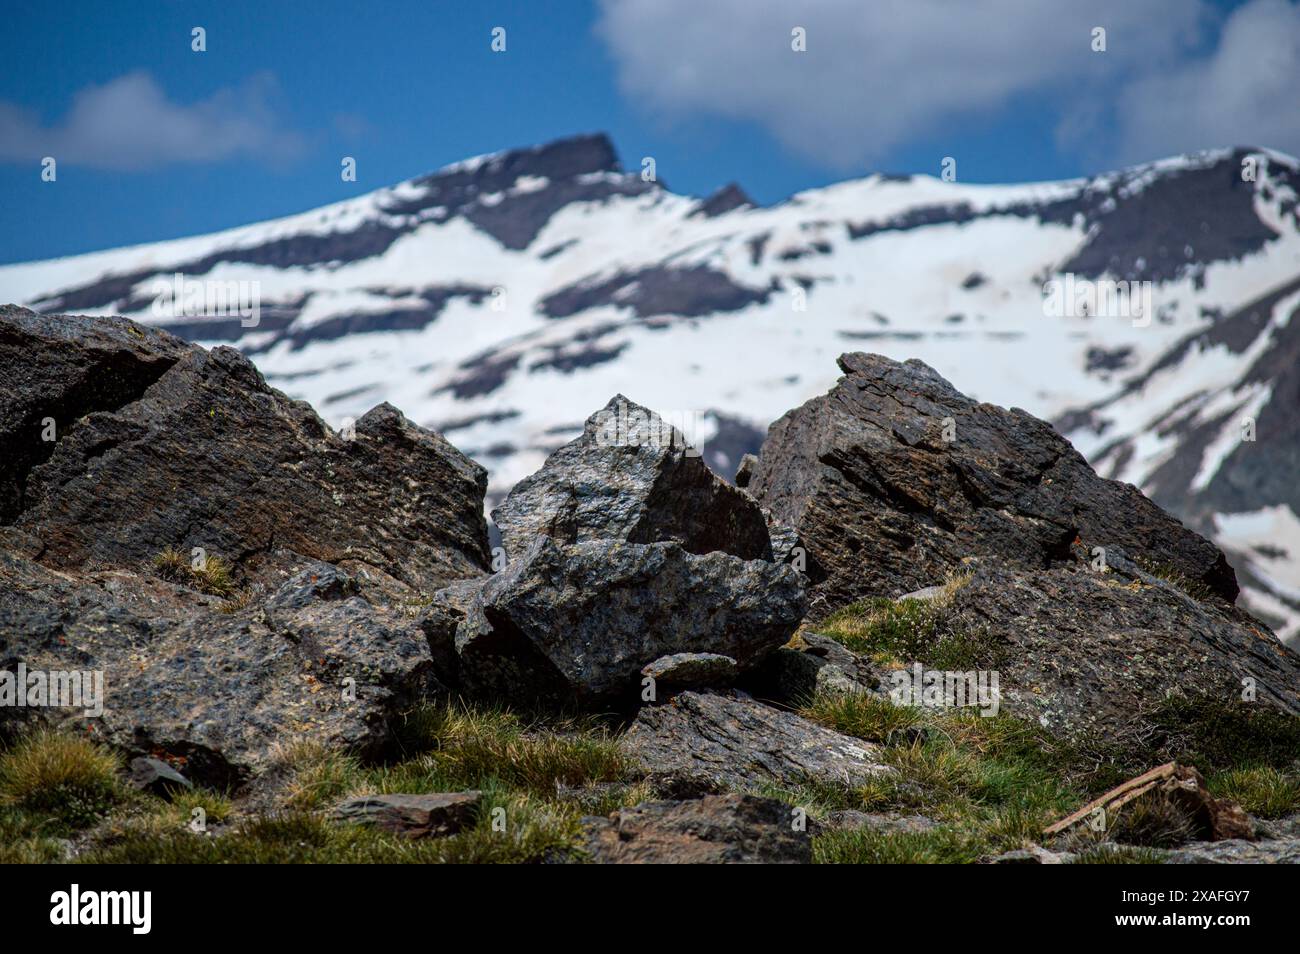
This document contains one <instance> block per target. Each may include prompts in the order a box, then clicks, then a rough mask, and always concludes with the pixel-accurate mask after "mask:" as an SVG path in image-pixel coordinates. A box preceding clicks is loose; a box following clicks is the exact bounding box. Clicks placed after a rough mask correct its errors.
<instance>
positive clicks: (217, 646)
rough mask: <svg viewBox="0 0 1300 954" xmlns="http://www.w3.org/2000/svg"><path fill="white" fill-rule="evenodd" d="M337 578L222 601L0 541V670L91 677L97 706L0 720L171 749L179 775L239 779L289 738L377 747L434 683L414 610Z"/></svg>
mask: <svg viewBox="0 0 1300 954" xmlns="http://www.w3.org/2000/svg"><path fill="white" fill-rule="evenodd" d="M279 556H280V558H281V559H288V558H289V556H288V554H285V553H283V552H281V553H280V554H279ZM297 560H298V562H299V563H300V564H303V565H307V566H309V567H311V570H310V573H313V574H324V575H326V576H331V575H332V574H333V572H335V571H333V570H332V569H330V568H326V569H324V570H322V565H320V564H316V563H313V562H312V561H308V560H305V559H304V558H302V557H298V558H297ZM340 579H341V580H342V581H343V582H342V583H341V585H340V586H338V587H337V588H334V587H326V588H325V589H324V590H323V591H322V592H321V593H320V594H319V598H317V599H315V600H314V601H306V600H305V599H304V598H303V595H302V594H303V585H302V579H301V578H295V579H291V580H290V581H288V582H286V583H285V585H284V586H283V587H282V588H281V589H280V590H277V591H276V592H275V593H273V594H271V596H270V597H269V598H268V599H267V601H266V603H267V605H268V607H269V609H263V607H262V606H260V605H258V604H256V603H254V604H251V605H250V606H249V607H247V608H245V609H243V610H239V611H238V612H231V613H223V612H218V610H217V607H216V606H214V605H211V604H213V603H215V602H216V601H215V600H212V598H210V597H205V596H202V595H201V594H197V593H193V592H190V591H188V590H186V589H185V588H183V587H180V586H177V585H175V584H171V583H167V582H164V581H161V580H158V579H156V578H154V577H150V576H140V575H138V574H135V573H131V572H129V571H123V570H117V571H103V572H97V573H91V574H85V575H75V574H70V573H66V572H59V571H55V570H51V569H48V568H46V567H43V566H41V565H40V564H38V563H35V562H34V561H31V560H28V559H26V558H23V557H20V556H18V555H16V554H14V553H12V552H6V551H5V550H3V549H0V669H9V670H12V669H13V668H14V667H15V666H16V665H17V663H19V662H24V663H25V664H26V665H27V667H28V668H29V669H41V670H47V671H48V670H68V669H72V670H77V671H99V672H102V673H103V674H104V676H103V678H104V697H103V705H104V711H103V715H102V716H100V717H97V718H86V717H85V716H84V714H83V710H82V709H81V708H72V709H45V710H43V711H40V712H34V711H33V710H30V709H25V710H18V709H12V708H3V709H0V720H4V719H8V718H14V717H22V716H28V717H32V716H39V717H41V718H44V719H47V720H50V721H53V722H55V723H71V724H72V725H75V726H76V727H77V729H78V730H79V731H82V732H85V731H87V730H89V731H90V732H91V734H92V735H93V736H94V737H96V738H99V739H102V740H104V741H107V742H109V743H112V744H114V745H116V746H118V747H119V748H121V749H122V750H124V751H125V752H127V753H128V754H130V755H138V756H156V755H159V754H161V755H165V756H166V757H167V758H169V759H171V758H174V759H176V760H177V761H178V763H179V761H180V760H184V761H183V764H184V765H185V774H186V776H187V777H189V778H190V779H192V780H193V781H196V782H200V783H203V784H205V785H210V786H214V787H217V788H238V787H240V786H242V785H243V784H244V783H245V782H247V781H248V780H249V779H250V778H251V777H252V776H254V775H256V774H258V773H259V772H261V771H263V770H264V769H266V768H268V767H269V766H270V765H271V764H273V762H274V756H275V749H276V747H277V745H278V743H280V742H282V741H286V740H289V739H311V740H315V741H319V742H322V743H326V744H332V745H337V746H340V747H347V748H350V749H354V750H355V751H357V752H358V753H360V754H362V755H363V756H366V757H370V756H377V755H380V754H382V753H383V752H385V751H387V750H388V748H389V747H390V745H391V742H392V738H393V731H394V727H395V724H396V719H397V717H398V715H399V714H400V712H401V711H403V710H404V709H406V708H408V707H409V706H410V705H412V704H414V703H415V702H417V701H419V700H421V699H424V698H428V697H430V696H433V695H436V694H439V693H441V692H442V691H443V686H442V685H441V683H440V682H439V680H438V679H437V678H436V673H435V670H434V665H433V661H432V659H431V657H430V653H429V648H428V644H427V642H426V639H425V636H424V633H423V632H422V631H421V630H420V628H419V627H418V625H417V623H416V622H415V620H413V619H410V618H409V617H407V616H406V615H405V614H403V613H402V612H400V611H394V610H389V609H385V608H382V607H376V606H372V605H370V604H368V603H367V602H366V601H365V600H364V599H362V598H361V597H359V596H348V595H346V594H347V593H349V592H351V591H352V590H353V589H354V588H355V587H354V585H353V584H352V583H350V582H348V581H347V580H346V578H344V577H342V576H340Z"/></svg>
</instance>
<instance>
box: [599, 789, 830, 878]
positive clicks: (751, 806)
mask: <svg viewBox="0 0 1300 954" xmlns="http://www.w3.org/2000/svg"><path fill="white" fill-rule="evenodd" d="M586 829H587V855H588V860H590V861H592V862H594V863H596V864H621V865H627V864H807V863H808V862H810V861H811V860H812V839H811V837H810V835H809V833H808V831H807V830H806V829H801V827H800V826H799V825H798V824H797V822H796V821H795V820H794V819H793V816H792V813H791V809H790V806H789V805H786V804H785V803H783V802H779V801H777V800H776V799H772V798H759V797H757V796H755V795H706V796H704V797H703V798H699V799H693V800H690V801H665V802H643V803H642V804H640V805H637V806H636V807H634V808H624V809H620V810H619V811H617V812H614V813H613V814H612V815H610V816H609V817H608V818H599V819H596V818H592V819H587V820H586Z"/></svg>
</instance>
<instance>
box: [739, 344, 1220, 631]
mask: <svg viewBox="0 0 1300 954" xmlns="http://www.w3.org/2000/svg"><path fill="white" fill-rule="evenodd" d="M839 364H840V368H841V370H843V371H844V377H843V378H841V379H840V381H839V383H838V384H837V385H836V386H835V388H834V389H832V390H831V391H830V393H828V394H826V395H824V396H822V397H818V398H814V399H813V400H811V401H809V402H808V403H806V404H804V405H803V406H802V407H800V408H797V409H796V410H793V411H791V412H789V413H788V414H786V415H785V416H784V417H782V418H781V419H780V420H778V421H777V422H776V423H775V424H773V425H772V427H771V429H770V430H769V431H768V435H767V440H766V441H765V442H764V444H763V447H762V450H761V451H760V453H759V459H758V462H757V464H756V465H754V466H751V467H749V468H748V470H749V480H748V483H747V490H748V492H749V493H750V494H752V495H753V496H754V498H755V499H756V500H757V501H758V502H759V503H760V504H761V505H762V506H764V507H767V508H770V509H771V511H772V512H773V514H774V515H775V516H776V518H777V519H778V520H780V521H781V522H783V523H785V524H788V525H790V526H791V527H793V528H794V529H795V530H797V531H798V533H799V536H800V537H801V538H802V544H803V546H805V547H806V548H807V552H808V573H809V577H810V578H811V580H812V582H813V583H814V595H813V608H814V613H816V614H821V613H824V612H826V611H829V610H833V609H836V608H838V607H841V606H844V605H846V604H848V603H852V602H854V601H855V600H858V599H861V598H863V597H869V596H897V595H899V594H902V593H906V592H910V591H912V590H916V589H919V588H921V587H925V586H930V585H933V584H935V583H939V582H942V581H943V580H944V578H945V577H947V576H948V575H949V574H951V573H953V572H954V571H957V570H959V569H960V568H961V566H962V561H963V560H964V559H965V558H967V557H970V556H982V555H988V556H996V557H999V558H1001V559H1003V560H1005V561H1007V562H1009V563H1013V564H1017V565H1020V566H1026V567H1042V566H1046V565H1047V564H1049V563H1051V562H1053V561H1055V560H1060V559H1065V558H1067V557H1068V556H1069V551H1070V547H1071V545H1072V544H1074V543H1075V542H1076V540H1077V541H1079V542H1080V543H1082V544H1083V545H1084V546H1085V547H1086V548H1087V549H1088V550H1089V551H1090V552H1092V549H1093V548H1101V550H1100V551H1099V552H1103V553H1104V552H1105V551H1106V550H1109V549H1111V548H1121V549H1122V550H1124V551H1126V552H1127V553H1128V555H1129V556H1130V557H1132V558H1134V559H1138V560H1139V561H1141V560H1145V561H1148V562H1149V563H1150V564H1151V565H1153V566H1155V565H1158V566H1161V567H1164V568H1167V570H1168V571H1170V572H1174V573H1177V574H1180V575H1181V576H1183V577H1186V578H1187V579H1189V580H1191V581H1195V582H1196V583H1199V584H1201V585H1203V586H1204V587H1206V588H1207V589H1208V590H1209V591H1210V592H1211V593H1212V594H1213V595H1215V596H1216V597H1219V598H1221V599H1223V600H1226V601H1228V602H1232V600H1234V599H1235V598H1236V595H1237V582H1236V578H1235V576H1234V574H1233V571H1232V568H1231V567H1230V566H1229V565H1228V563H1227V560H1226V559H1225V558H1224V555H1223V554H1222V553H1221V552H1220V551H1219V549H1218V548H1217V547H1215V546H1214V545H1213V544H1212V543H1210V542H1209V541H1207V540H1205V539H1204V538H1202V537H1200V536H1198V535H1197V534H1195V533H1193V532H1192V531H1191V530H1188V529H1187V528H1186V527H1184V526H1183V525H1182V524H1180V523H1179V522H1178V521H1177V520H1176V519H1174V518H1173V517H1171V516H1170V515H1169V514H1167V513H1165V512H1164V511H1163V510H1161V509H1160V508H1159V507H1157V506H1156V505H1155V504H1153V503H1152V502H1151V501H1150V500H1148V499H1147V498H1146V497H1144V496H1143V495H1142V493H1141V492H1140V491H1138V490H1137V488H1135V487H1133V486H1132V485H1130V484H1121V483H1118V482H1116V481H1111V480H1105V479H1103V478H1101V477H1099V476H1097V474H1096V473H1094V472H1093V470H1092V468H1091V467H1089V466H1088V464H1087V462H1086V461H1085V460H1084V459H1083V457H1082V456H1081V455H1080V454H1079V453H1078V452H1077V451H1075V449H1074V448H1073V447H1071V446H1070V444H1069V442H1068V441H1066V440H1065V439H1064V438H1063V437H1061V436H1060V435H1059V434H1058V433H1057V432H1056V431H1054V430H1053V429H1052V428H1051V426H1050V425H1048V424H1047V423H1045V422H1044V421H1040V420H1038V419H1037V418H1035V417H1032V416H1030V415H1029V414H1027V413H1025V412H1024V411H1021V410H1019V409H1012V410H1010V411H1008V410H1004V409H1003V408H1000V407H995V406H993V405H991V404H980V403H977V402H975V401H972V400H971V399H970V398H968V397H966V396H965V395H963V394H961V393H960V392H958V391H957V390H956V389H955V388H954V387H953V386H952V385H951V384H949V383H948V382H947V381H945V380H944V379H943V378H942V377H940V375H939V374H938V373H937V372H935V371H934V370H933V369H931V368H930V367H928V366H927V365H925V364H923V363H921V362H920V361H916V360H911V361H906V362H903V363H901V364H900V363H898V362H896V361H892V360H890V359H889V358H885V357H881V356H880V355H873V354H862V353H855V354H846V355H843V356H842V357H841V358H840V359H839Z"/></svg>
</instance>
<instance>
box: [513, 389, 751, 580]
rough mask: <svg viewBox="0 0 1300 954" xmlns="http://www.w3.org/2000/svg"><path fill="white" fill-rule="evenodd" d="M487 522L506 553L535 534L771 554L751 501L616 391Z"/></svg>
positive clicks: (677, 435) (672, 432) (653, 417)
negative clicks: (496, 529)
mask: <svg viewBox="0 0 1300 954" xmlns="http://www.w3.org/2000/svg"><path fill="white" fill-rule="evenodd" d="M492 519H493V520H494V521H495V523H496V525H497V526H498V527H499V528H500V530H501V537H502V540H503V541H504V542H505V547H506V551H507V553H509V554H510V555H512V556H514V555H516V554H520V553H523V552H524V551H525V550H526V549H527V548H528V547H529V546H530V545H531V544H532V542H533V540H535V539H536V538H537V537H538V536H541V535H546V536H549V537H553V538H554V539H556V540H558V541H561V542H564V543H572V542H581V541H584V540H597V539H605V540H625V541H627V542H628V543H657V542H660V541H672V542H675V543H679V544H681V546H682V547H683V548H684V549H686V550H688V551H689V552H691V553H710V552H712V551H715V550H720V551H722V552H724V553H730V554H732V555H734V556H738V557H741V558H742V559H746V560H752V559H771V555H772V551H771V546H770V544H769V541H768V532H767V525H766V523H765V521H764V519H763V513H762V511H761V510H760V509H759V508H758V507H757V506H755V505H754V502H753V501H752V500H751V499H750V498H749V497H747V496H746V495H745V494H743V493H740V492H739V491H738V490H736V489H735V488H734V487H732V486H730V485H729V484H727V483H726V482H725V481H723V480H721V479H719V478H718V477H716V476H715V475H714V474H713V473H712V472H711V471H710V470H709V468H708V467H707V466H706V465H705V463H704V461H703V460H702V459H701V457H700V456H699V453H698V452H697V451H695V450H693V449H692V448H689V447H687V445H686V437H685V436H684V435H683V434H682V433H681V432H680V431H678V430H676V429H675V428H673V427H671V425H670V424H669V423H668V422H666V421H663V420H662V419H660V418H659V417H658V415H655V414H654V413H653V412H652V411H650V410H648V409H646V408H644V407H641V406H640V405H639V404H636V403H634V402H632V401H629V400H628V399H627V398H625V397H623V396H622V395H617V396H615V397H614V398H612V399H611V400H610V401H609V403H608V404H606V405H605V407H604V408H603V409H602V410H600V411H597V412H596V413H595V414H593V415H592V416H591V417H589V418H588V419H587V422H586V424H585V426H584V428H583V432H582V435H581V436H580V437H578V438H576V439H575V440H573V441H570V442H569V443H568V444H565V445H564V446H563V447H561V448H560V449H559V450H557V451H556V452H555V453H554V454H552V455H551V456H550V457H549V458H548V459H547V461H546V464H545V465H544V466H543V467H542V469H541V470H539V471H538V472H537V473H535V474H533V475H532V476H531V477H527V478H525V479H524V480H522V481H520V482H519V483H518V484H516V485H515V488H514V489H513V490H512V491H511V492H510V494H509V495H508V496H507V497H506V499H505V500H504V501H503V502H502V504H501V506H500V507H498V508H497V509H496V510H494V511H493V512H492Z"/></svg>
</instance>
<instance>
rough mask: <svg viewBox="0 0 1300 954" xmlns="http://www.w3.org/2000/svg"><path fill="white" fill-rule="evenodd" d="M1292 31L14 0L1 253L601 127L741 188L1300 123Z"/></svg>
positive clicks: (37, 251) (983, 12) (886, 7)
mask: <svg viewBox="0 0 1300 954" xmlns="http://www.w3.org/2000/svg"><path fill="white" fill-rule="evenodd" d="M1097 25H1102V26H1104V27H1105V28H1106V30H1107V35H1106V41H1107V49H1106V50H1105V51H1095V50H1093V49H1091V45H1092V40H1091V30H1092V28H1093V27H1094V26H1097ZM195 26H202V27H203V28H204V29H205V30H206V34H207V36H206V40H207V50H206V52H202V53H196V52H194V51H192V50H191V29H192V27H195ZM497 26H502V27H504V28H505V29H506V51H505V52H504V53H494V52H493V51H492V50H491V47H490V44H491V31H492V29H493V28H494V27H497ZM794 27H802V28H803V29H804V30H805V31H806V38H807V42H806V47H807V48H806V51H804V52H801V53H796V52H795V51H793V50H792V49H791V30H792V29H793V28H794ZM1298 51H1300V7H1298V6H1297V5H1296V4H1295V3H1292V2H1290V0H1243V2H1227V0H1224V2H1208V0H1143V2H1141V3H1134V2H1132V0H1096V2H1094V3H1091V4H1085V3H1080V2H1078V0H1041V2H1039V3H1031V2H1029V0H967V2H963V3H959V4H956V3H944V2H942V0H910V2H906V3H903V2H896V0H879V2H867V0H817V2H809V3H804V4H801V3H799V2H797V0H609V2H604V0H594V2H577V0H575V2H551V0H531V2H518V3H494V2H489V0H484V2H473V3H469V2H467V3H449V2H438V0H422V2H389V3H361V2H355V0H354V2H333V0H313V2H310V3H306V2H301V3H299V2H292V3H291V2H277V0H261V2H256V3H251V2H242V0H226V2H222V3H202V2H184V3H181V2H165V3H149V2H138V3H131V4H104V3H102V2H85V3H60V2H47V3H41V4H23V5H11V7H10V9H9V10H7V11H6V30H5V31H4V32H3V34H0V57H3V62H4V63H5V70H4V71H3V75H2V76H0V221H3V224H4V225H5V228H3V229H0V262H13V261H22V260H26V259H34V258H45V257H49V256H53V255H61V254H69V253H74V252H81V251H88V250H91V249H96V248H104V247H110V246H114V245H122V244H129V243H136V242H146V241H153V240H156V239H162V238H170V237H175V236H181V235H188V234H195V233H201V232H206V231H211V230H213V229H217V228H224V227H228V226H233V225H239V224H243V223H246V222H250V221H255V220H258V219H264V218H270V217H274V216H277V215H283V214H288V213H291V212H296V211H301V210H303V209H307V208H311V207H313V206H317V205H321V204H324V203H327V202H332V201H336V200H338V199H342V198H346V197H348V196H351V195H355V194H358V193H360V192H364V191H368V190H369V189H372V188H376V187H379V186H382V185H388V184H391V183H393V182H396V181H399V180H401V179H404V178H408V177H411V176H414V175H418V174H420V173H423V172H427V171H430V170H432V169H435V168H437V167H438V166H441V165H445V164H447V163H449V162H454V161H456V160H458V159H462V158H465V157H467V156H470V155H475V154H479V153H483V152H489V151H494V150H498V149H503V148H509V147H511V146H520V145H529V144H533V143H538V142H544V141H547V140H551V139H555V138H559V137H562V136H566V135H571V134H574V133H578V132H589V131H596V130H602V131H605V132H608V133H609V134H610V135H611V136H612V138H613V140H614V142H615V145H616V146H617V148H618V149H619V151H620V154H621V155H622V157H623V161H624V164H625V165H627V166H629V167H635V166H636V164H637V163H638V161H639V159H640V157H641V156H644V155H653V156H654V157H655V159H656V164H657V168H658V173H659V176H660V178H661V179H662V180H663V181H664V182H665V183H666V184H668V185H669V186H670V187H671V188H673V189H675V190H677V191H682V192H691V193H698V194H705V193H708V192H710V191H712V190H713V189H715V188H717V187H719V186H721V185H723V184H725V183H726V182H728V181H731V180H733V179H734V180H737V181H739V182H740V183H741V185H742V186H744V188H745V189H746V190H748V191H749V192H750V194H751V195H753V196H755V197H756V198H757V199H759V200H760V201H763V202H773V201H777V200H779V199H781V198H783V197H785V196H787V195H789V194H791V193H792V192H795V191H798V190H800V189H803V188H808V187H810V186H816V185H820V184H824V183H827V182H831V181H835V180H837V179H842V178H847V177H850V176H855V175H861V174H865V173H868V172H872V171H891V172H928V173H932V174H934V173H937V172H938V169H939V164H940V162H941V161H942V159H943V157H945V156H953V157H955V158H956V159H957V161H958V177H959V178H960V179H962V180H965V181H982V182H996V181H1019V180H1026V179H1052V178H1063V177H1068V176H1075V175H1080V174H1088V173H1092V172H1098V171H1102V170H1104V169H1107V168H1111V167H1114V166H1116V165H1119V164H1122V163H1127V162H1133V161H1140V160H1142V159H1149V158H1156V157H1158V156H1161V155H1166V154H1172V153H1175V152H1179V151H1184V150H1188V149H1195V148H1206V147H1213V146H1223V145H1235V144H1243V143H1249V144H1252V145H1265V146H1272V147H1274V148H1279V149H1283V150H1285V151H1291V152H1296V151H1300V109H1297V108H1296V104H1295V90H1296V89H1297V88H1300V53H1298ZM47 155H52V156H54V157H55V158H56V159H57V160H58V175H57V180H56V181H55V182H43V181H42V180H41V175H40V173H41V166H40V163H41V159H42V157H44V156H47ZM343 156H354V157H355V158H356V160H357V169H358V181H357V182H355V183H350V182H343V181H342V180H341V179H340V176H339V163H340V159H341V157H343Z"/></svg>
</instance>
